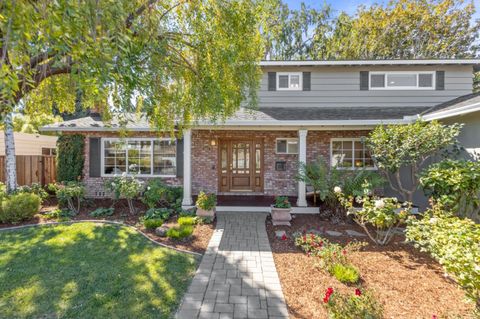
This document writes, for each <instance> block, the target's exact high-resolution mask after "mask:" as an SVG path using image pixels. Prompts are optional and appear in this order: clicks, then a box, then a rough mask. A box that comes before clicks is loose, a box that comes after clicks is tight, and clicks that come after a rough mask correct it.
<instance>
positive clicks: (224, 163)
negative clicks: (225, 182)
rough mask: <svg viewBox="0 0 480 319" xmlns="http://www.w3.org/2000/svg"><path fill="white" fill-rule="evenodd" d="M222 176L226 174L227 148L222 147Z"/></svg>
mask: <svg viewBox="0 0 480 319" xmlns="http://www.w3.org/2000/svg"><path fill="white" fill-rule="evenodd" d="M220 156H221V162H222V174H226V173H227V147H226V146H223V147H222V151H221V154H220Z"/></svg>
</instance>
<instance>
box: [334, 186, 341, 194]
mask: <svg viewBox="0 0 480 319" xmlns="http://www.w3.org/2000/svg"><path fill="white" fill-rule="evenodd" d="M333 191H334V192H335V193H337V194H338V193H341V192H342V189H341V188H340V187H339V186H335V187H334V188H333Z"/></svg>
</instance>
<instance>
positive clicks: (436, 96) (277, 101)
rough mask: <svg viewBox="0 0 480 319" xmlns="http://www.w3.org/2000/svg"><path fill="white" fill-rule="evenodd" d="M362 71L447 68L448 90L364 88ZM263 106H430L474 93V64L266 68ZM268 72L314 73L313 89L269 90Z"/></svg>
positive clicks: (437, 69)
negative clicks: (361, 88) (362, 85)
mask: <svg viewBox="0 0 480 319" xmlns="http://www.w3.org/2000/svg"><path fill="white" fill-rule="evenodd" d="M360 71H370V72H374V71H445V90H360ZM263 72H264V73H263V76H262V80H261V84H260V90H259V107H260V108H262V107H295V106H299V107H352V106H377V107H384V106H385V107H387V106H390V107H397V106H399V107H409V106H411V107H430V106H434V105H436V104H439V103H442V102H445V101H448V100H451V99H453V98H456V97H458V96H461V95H465V94H469V93H471V92H472V84H473V77H472V72H473V69H472V67H471V66H446V65H443V66H436V67H435V66H402V67H399V66H391V67H383V66H382V67H380V66H372V67H324V66H320V67H264V68H263ZM268 72H311V89H310V91H269V89H268Z"/></svg>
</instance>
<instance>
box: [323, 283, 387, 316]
mask: <svg viewBox="0 0 480 319" xmlns="http://www.w3.org/2000/svg"><path fill="white" fill-rule="evenodd" d="M323 302H324V304H325V307H326V308H327V311H328V315H329V318H331V319H358V318H369V319H377V318H378V319H379V318H383V307H382V305H381V304H380V303H379V302H377V301H376V300H375V297H374V296H373V294H372V293H371V292H370V291H368V290H364V291H361V290H360V289H358V288H357V289H355V292H354V294H351V295H344V294H340V293H339V292H336V291H334V290H333V288H331V287H329V288H328V289H327V290H326V291H325V296H324V297H323Z"/></svg>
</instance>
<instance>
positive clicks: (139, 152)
mask: <svg viewBox="0 0 480 319" xmlns="http://www.w3.org/2000/svg"><path fill="white" fill-rule="evenodd" d="M176 153H177V148H176V141H175V140H172V139H169V138H127V139H119V138H105V139H102V175H103V176H114V175H120V174H123V173H127V174H138V175H139V176H175V175H176V166H177V158H176Z"/></svg>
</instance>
